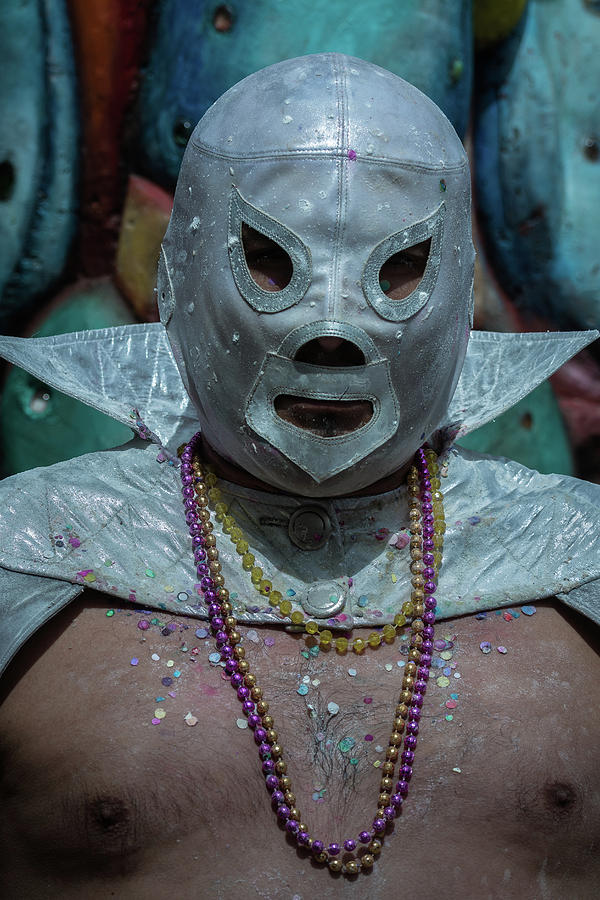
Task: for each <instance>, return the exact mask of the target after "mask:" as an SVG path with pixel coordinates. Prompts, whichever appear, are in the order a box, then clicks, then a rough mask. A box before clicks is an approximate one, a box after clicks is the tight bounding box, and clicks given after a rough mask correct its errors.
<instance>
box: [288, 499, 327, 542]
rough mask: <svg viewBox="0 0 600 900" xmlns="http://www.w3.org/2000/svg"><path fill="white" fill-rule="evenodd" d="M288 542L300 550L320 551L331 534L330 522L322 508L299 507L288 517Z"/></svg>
mask: <svg viewBox="0 0 600 900" xmlns="http://www.w3.org/2000/svg"><path fill="white" fill-rule="evenodd" d="M288 534H289V536H290V540H291V541H292V543H293V544H295V545H296V547H300V549H301V550H320V549H321V547H323V546H324V545H325V544H326V543H327V541H328V540H329V535H330V534H331V520H330V518H329V515H328V514H327V511H326V510H325V509H323V507H322V506H301V507H299V509H297V510H296V511H295V512H294V513H292V515H291V516H290V521H289V523H288Z"/></svg>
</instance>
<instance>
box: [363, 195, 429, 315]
mask: <svg viewBox="0 0 600 900" xmlns="http://www.w3.org/2000/svg"><path fill="white" fill-rule="evenodd" d="M444 212H445V206H444V204H443V203H441V204H440V205H439V206H438V208H437V209H436V210H435V212H433V213H432V214H431V215H430V216H429V217H428V218H427V219H423V220H422V221H421V222H415V223H414V224H413V225H409V226H408V228H403V229H402V231H397V232H396V233H395V234H391V235H390V236H389V237H386V238H385V239H384V240H383V241H381V243H380V244H377V246H376V247H375V249H374V250H373V252H372V253H371V255H370V256H369V259H368V260H367V263H366V265H365V268H364V271H363V276H362V289H363V293H364V295H365V297H366V300H367V303H368V304H369V305H370V306H371V307H372V308H373V309H374V310H375V312H376V313H377V315H378V316H381V318H382V319H386V320H387V321H388V322H404V321H405V320H406V319H410V317H411V316H414V315H415V314H416V313H418V312H419V310H420V309H422V308H423V307H424V306H425V304H426V303H427V301H428V300H429V297H430V295H431V293H432V291H433V289H434V287H435V283H436V281H437V277H438V272H439V270H440V261H441V250H442V236H443V233H444ZM429 238H431V247H430V249H429V257H428V259H427V264H426V266H425V271H424V273H423V277H422V278H421V281H420V282H419V284H418V285H417V287H416V288H415V289H414V291H412V292H411V293H410V294H409V295H408V296H407V297H404V298H403V299H402V300H391V299H390V298H389V297H388V296H387V295H386V294H384V292H383V291H382V289H381V286H380V284H379V272H380V270H381V267H382V266H383V265H384V263H386V262H387V261H388V259H390V257H392V256H394V254H395V253H400V252H401V251H402V250H410V248H411V247H414V246H415V244H420V243H421V242H422V241H426V240H428V239H429Z"/></svg>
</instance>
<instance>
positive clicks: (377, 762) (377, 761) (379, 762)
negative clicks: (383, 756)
mask: <svg viewBox="0 0 600 900" xmlns="http://www.w3.org/2000/svg"><path fill="white" fill-rule="evenodd" d="M373 765H374V767H375V768H376V769H378V768H379V766H380V765H381V760H380V759H376V760H375V762H374V763H373Z"/></svg>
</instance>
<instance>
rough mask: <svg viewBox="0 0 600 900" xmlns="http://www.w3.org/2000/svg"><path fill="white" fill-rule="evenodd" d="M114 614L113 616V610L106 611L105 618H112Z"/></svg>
mask: <svg viewBox="0 0 600 900" xmlns="http://www.w3.org/2000/svg"><path fill="white" fill-rule="evenodd" d="M114 614H115V611H114V609H107V610H106V618H107V619H110V618H111V617H112V616H114Z"/></svg>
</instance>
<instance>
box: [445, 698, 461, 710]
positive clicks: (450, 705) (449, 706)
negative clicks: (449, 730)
mask: <svg viewBox="0 0 600 900" xmlns="http://www.w3.org/2000/svg"><path fill="white" fill-rule="evenodd" d="M457 706H458V703H457V702H456V700H446V709H456V707H457Z"/></svg>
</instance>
